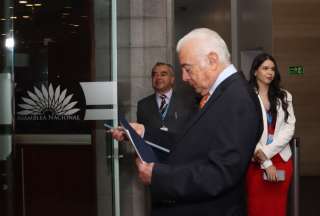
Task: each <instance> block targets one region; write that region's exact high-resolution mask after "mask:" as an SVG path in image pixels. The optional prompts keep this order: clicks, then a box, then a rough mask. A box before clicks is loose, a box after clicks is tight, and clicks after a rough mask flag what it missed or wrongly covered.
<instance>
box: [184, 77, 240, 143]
mask: <svg viewBox="0 0 320 216" xmlns="http://www.w3.org/2000/svg"><path fill="white" fill-rule="evenodd" d="M239 78H241V76H240V75H239V74H238V72H237V73H235V74H232V75H231V76H230V77H228V78H227V79H225V80H224V81H223V82H222V83H220V85H219V86H218V87H217V88H216V90H215V91H214V92H213V94H212V96H211V97H210V98H209V100H208V101H207V103H206V105H205V106H204V107H203V108H202V109H200V110H199V111H198V112H197V114H196V115H195V116H194V117H193V118H192V119H191V120H190V121H189V122H188V124H187V127H185V130H184V132H183V133H182V134H181V137H180V139H181V138H182V137H184V136H185V134H186V133H187V132H188V131H189V129H190V128H191V127H192V126H193V125H194V124H195V123H196V122H197V121H198V120H199V119H200V118H201V116H202V115H204V114H205V113H206V112H207V111H208V109H209V108H210V107H212V106H214V103H215V101H217V100H218V99H219V97H220V96H221V95H222V94H223V92H224V91H225V90H226V89H227V88H228V87H229V86H230V84H231V83H232V82H233V81H234V80H236V79H239ZM180 139H179V140H180Z"/></svg>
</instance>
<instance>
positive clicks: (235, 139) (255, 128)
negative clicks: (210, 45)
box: [145, 73, 263, 216]
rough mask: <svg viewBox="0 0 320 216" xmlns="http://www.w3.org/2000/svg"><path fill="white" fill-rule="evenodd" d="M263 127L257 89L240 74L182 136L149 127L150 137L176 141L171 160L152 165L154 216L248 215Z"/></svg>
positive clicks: (221, 88) (225, 84)
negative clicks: (250, 175)
mask: <svg viewBox="0 0 320 216" xmlns="http://www.w3.org/2000/svg"><path fill="white" fill-rule="evenodd" d="M262 127H263V126H262V119H261V108H260V105H259V102H258V99H257V97H256V94H255V93H254V92H253V90H252V89H251V87H249V86H248V85H247V82H246V81H245V80H244V79H243V77H242V76H240V74H239V73H235V74H233V75H231V76H230V77H228V78H227V79H226V80H224V81H223V82H222V83H221V84H220V85H219V86H218V88H217V89H216V90H215V92H214V93H213V95H212V96H211V97H210V99H209V101H208V102H207V104H206V105H205V106H204V108H203V109H201V110H200V111H199V113H197V114H196V115H195V116H194V117H193V118H192V119H191V121H190V122H189V123H188V124H187V126H186V129H185V131H184V132H183V134H182V135H180V136H175V135H173V134H169V133H165V132H162V131H160V130H153V129H148V128H147V129H146V131H145V138H146V139H148V140H151V141H153V142H155V143H159V144H162V145H165V146H166V147H169V146H172V148H171V154H170V155H169V156H168V158H167V159H166V161H164V162H163V163H159V164H158V163H157V164H155V166H154V169H153V173H152V180H151V195H152V200H153V210H152V215H166V216H188V215H190V216H195V215H197V216H206V215H210V216H211V215H214V216H226V215H230V216H231V215H241V216H242V215H243V216H244V215H246V213H245V199H246V196H245V192H244V191H245V190H244V177H245V173H246V169H247V165H248V162H249V160H250V159H251V156H252V153H253V150H254V148H255V145H256V143H257V141H258V140H259V138H260V136H261V132H262Z"/></svg>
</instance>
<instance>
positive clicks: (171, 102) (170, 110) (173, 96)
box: [164, 92, 176, 122]
mask: <svg viewBox="0 0 320 216" xmlns="http://www.w3.org/2000/svg"><path fill="white" fill-rule="evenodd" d="M175 103H176V100H175V94H174V92H172V95H171V98H170V101H169V104H168V106H169V107H168V111H167V113H166V116H165V117H164V121H165V122H166V121H168V120H169V116H171V114H172V112H173V111H174V107H175Z"/></svg>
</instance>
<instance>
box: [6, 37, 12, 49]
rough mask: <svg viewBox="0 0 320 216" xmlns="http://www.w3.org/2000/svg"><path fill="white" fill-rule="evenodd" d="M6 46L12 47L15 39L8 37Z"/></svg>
mask: <svg viewBox="0 0 320 216" xmlns="http://www.w3.org/2000/svg"><path fill="white" fill-rule="evenodd" d="M5 46H6V47H7V48H8V49H12V48H13V47H14V39H13V38H7V39H6V41H5Z"/></svg>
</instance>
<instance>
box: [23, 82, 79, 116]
mask: <svg viewBox="0 0 320 216" xmlns="http://www.w3.org/2000/svg"><path fill="white" fill-rule="evenodd" d="M33 88H34V93H33V92H31V91H27V94H28V96H29V98H28V97H22V100H23V101H24V103H23V104H18V106H19V107H21V108H22V109H23V110H21V111H19V112H18V114H19V115H55V116H61V115H67V116H68V115H73V114H75V113H77V112H79V111H80V109H78V108H74V107H75V105H76V104H77V103H78V101H73V102H71V99H72V96H73V94H70V95H67V89H64V90H63V91H60V85H59V86H58V87H57V88H56V89H54V88H53V86H52V84H51V83H50V85H49V88H46V87H45V86H44V85H41V90H39V89H38V88H37V87H35V86H34V87H33Z"/></svg>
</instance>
